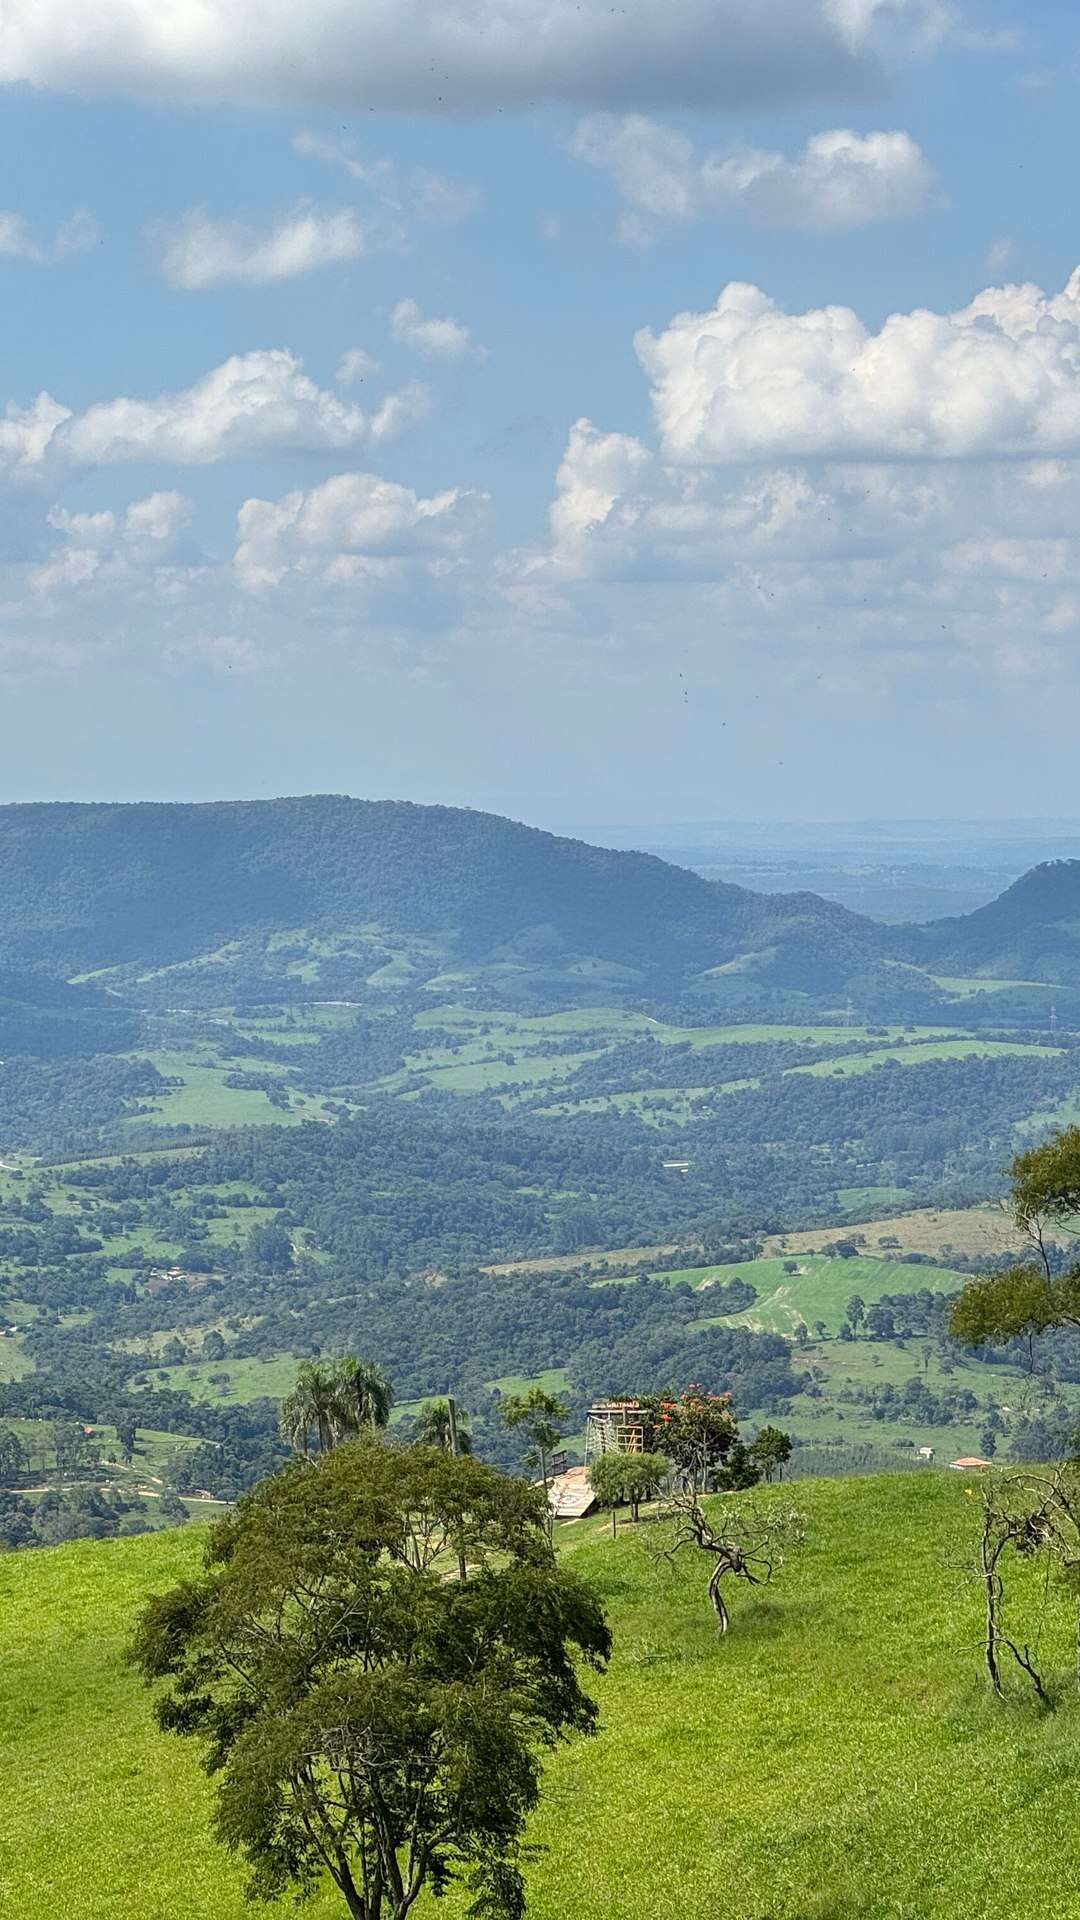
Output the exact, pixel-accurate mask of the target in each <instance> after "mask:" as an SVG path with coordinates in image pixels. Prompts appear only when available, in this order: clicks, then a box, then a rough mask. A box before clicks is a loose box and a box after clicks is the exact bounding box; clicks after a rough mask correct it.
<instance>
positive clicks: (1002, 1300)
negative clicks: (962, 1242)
mask: <svg viewBox="0 0 1080 1920" xmlns="http://www.w3.org/2000/svg"><path fill="white" fill-rule="evenodd" d="M1010 1175H1011V1183H1012V1184H1011V1189H1010V1196H1009V1198H1010V1207H1011V1211H1012V1215H1013V1219H1014V1220H1015V1221H1016V1224H1017V1226H1018V1227H1019V1229H1020V1231H1021V1233H1022V1234H1023V1235H1024V1237H1025V1239H1026V1240H1027V1242H1028V1246H1029V1248H1030V1257H1029V1258H1028V1259H1027V1260H1025V1261H1022V1262H1020V1263H1019V1264H1018V1265H1016V1266H1014V1267H1010V1268H1008V1270H1007V1271H1006V1272H1004V1273H993V1274H989V1275H986V1276H985V1277H983V1278H980V1279H978V1280H973V1281H971V1282H970V1283H969V1285H968V1286H966V1287H965V1288H964V1290H963V1292H962V1293H961V1294H960V1295H959V1297H958V1299H957V1300H956V1301H955V1303H954V1305H953V1309H952V1313H951V1315H950V1319H949V1329H950V1332H951V1333H952V1334H953V1336H954V1338H955V1339H957V1340H964V1341H967V1342H969V1343H971V1344H972V1345H982V1344H983V1343H985V1342H988V1341H995V1340H1013V1339H1025V1340H1027V1341H1029V1342H1030V1341H1031V1340H1032V1339H1034V1337H1035V1335H1036V1334H1040V1333H1045V1332H1046V1331H1047V1329H1048V1328H1050V1327H1060V1326H1066V1325H1073V1326H1077V1325H1080V1262H1073V1264H1072V1265H1070V1266H1069V1267H1068V1268H1067V1270H1066V1271H1065V1272H1064V1273H1062V1272H1060V1271H1058V1268H1059V1267H1060V1264H1061V1262H1060V1259H1059V1258H1058V1257H1057V1239H1058V1237H1059V1236H1061V1235H1063V1234H1067V1233H1068V1232H1069V1231H1071V1230H1074V1229H1075V1225H1076V1222H1077V1220H1078V1218H1080V1127H1067V1128H1066V1129H1065V1130H1064V1131H1063V1132H1061V1133H1056V1134H1054V1135H1053V1136H1052V1137H1051V1138H1050V1139H1049V1140H1045V1141H1044V1142H1043V1143H1042V1145H1041V1146H1038V1147H1032V1148H1030V1149H1029V1150H1028V1151H1027V1152H1026V1153H1019V1154H1017V1156H1016V1158H1015V1159H1014V1161H1013V1163H1012V1166H1011V1168H1010Z"/></svg>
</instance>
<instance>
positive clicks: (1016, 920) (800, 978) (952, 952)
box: [0, 796, 1080, 1019]
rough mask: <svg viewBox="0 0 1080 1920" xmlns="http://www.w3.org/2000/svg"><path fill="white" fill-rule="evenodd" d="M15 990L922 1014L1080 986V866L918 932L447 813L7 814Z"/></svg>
mask: <svg viewBox="0 0 1080 1920" xmlns="http://www.w3.org/2000/svg"><path fill="white" fill-rule="evenodd" d="M897 962H905V963H906V964H905V965H902V966H900V965H897V964H896V963H897ZM912 963H914V967H915V968H918V969H921V971H918V972H916V971H914V970H913V966H912ZM3 967H6V968H8V969H9V970H10V969H23V970H24V971H32V972H34V973H36V974H40V973H42V972H44V973H47V974H48V975H51V976H52V977H53V978H54V979H58V980H70V979H72V978H75V979H81V978H84V977H87V976H90V977H92V978H93V979H95V981H96V982H97V983H98V984H99V985H100V986H101V987H103V988H106V987H107V988H109V989H110V990H111V993H112V994H113V995H115V994H116V993H117V992H119V993H120V994H121V995H122V996H128V995H132V997H135V998H137V999H138V1000H139V1001H140V1002H141V1003H143V1004H159V1005H167V1004H194V1005H203V1006H206V1005H212V1004H214V1003H215V1001H221V1002H224V1001H227V1000H229V999H230V998H232V997H235V996H237V995H240V996H243V997H247V998H252V997H256V998H257V997H260V996H263V997H266V998H272V997H284V996H285V994H286V993H288V994H292V995H293V996H295V997H303V996H305V995H312V996H320V995H321V996H325V997H336V996H339V997H342V998H354V997H360V998H363V997H366V996H367V995H368V994H369V993H375V994H378V993H380V992H381V991H382V990H384V989H390V988H397V989H401V988H403V987H413V988H421V987H428V988H431V989H433V990H434V991H436V992H440V993H443V994H446V993H450V992H454V991H461V992H466V991H474V992H475V991H485V992H488V993H493V992H495V991H497V992H498V993H499V994H500V995H502V996H503V998H504V999H515V998H516V999H525V1000H528V999H530V998H532V999H536V998H538V997H539V998H543V997H544V996H548V997H551V996H553V995H554V996H561V997H562V999H563V1001H564V1002H565V1000H567V999H574V998H577V999H580V1000H582V1001H586V1002H587V1001H588V1000H589V999H596V998H605V999H611V998H612V997H615V998H619V997H624V998H640V997H642V996H643V995H647V996H653V997H655V998H658V999H664V1000H669V1001H670V1000H675V999H679V998H681V997H684V996H686V995H687V994H692V995H694V996H701V995H704V996H705V997H707V998H709V997H711V998H713V999H715V1000H716V1001H717V1003H719V1004H728V1005H733V1004H744V1005H746V1006H748V1007H749V1006H751V1005H753V1004H754V1003H755V996H756V999H757V1001H758V1002H759V1003H761V1004H765V1003H766V1002H769V1003H770V1004H772V1005H774V1006H780V1005H783V1004H791V1005H793V1006H797V1005H798V1002H799V1000H800V999H801V998H803V997H809V998H810V999H813V998H814V997H815V996H818V997H820V996H822V995H824V996H833V997H834V998H835V997H838V996H840V995H844V994H847V993H852V994H854V996H855V998H856V1000H857V1003H858V1004H859V1005H860V1007H862V1008H863V1009H864V1010H865V1009H872V1010H876V1011H878V1012H879V1013H880V1012H882V1011H884V1009H885V1007H886V1005H887V1004H892V1005H895V1006H896V1007H897V1008H899V1007H901V1006H902V1005H903V1004H904V1003H905V998H906V1001H907V1002H909V1003H910V1004H911V1005H912V1006H914V1005H915V1004H917V1003H920V1002H921V1004H923V1005H925V1004H926V1003H927V1000H928V998H932V997H933V996H935V995H938V993H939V989H938V988H937V987H936V986H935V985H934V984H933V982H932V980H931V979H930V978H929V977H928V976H929V975H930V974H932V973H933V972H935V971H936V972H940V973H945V974H964V975H978V974H984V973H985V974H996V975H998V976H999V977H1007V978H1012V979H1019V980H1048V981H1054V982H1062V983H1064V984H1078V985H1080V862H1077V861H1063V862H1056V863H1053V864H1051V865H1049V866H1044V867H1039V868H1036V869H1035V870H1034V871H1033V872H1032V873H1030V874H1028V875H1027V876H1026V877H1025V878H1024V879H1022V880H1020V881H1018V882H1017V883H1016V885H1014V886H1012V887H1010V888H1009V889H1008V891H1007V892H1006V893H1005V894H1003V895H1002V897H1001V898H1000V899H999V900H996V901H995V902H993V903H992V904H991V905H990V906H986V907H983V908H981V909H980V910H979V911H977V912H975V913H971V914H968V915H966V916H963V917H961V918H958V919H952V920H943V921H939V922H936V923H934V924H932V925H931V926H929V927H926V928H911V927H909V928H900V927H887V926H882V925H880V924H878V923H876V922H874V921H872V920H869V919H867V918H865V917H863V916H861V915H858V914H855V913H852V912H850V911H849V910H848V909H847V908H845V907H843V906H841V905H839V904H837V903H836V902H833V901H827V900H823V899H821V898H820V897H819V896H818V895H816V894H813V893H808V892H800V893H775V892H770V893H767V894H760V893H755V892H752V891H751V890H750V889H749V888H746V887H740V886H734V885H730V884H726V883H724V882H720V881H710V880H706V879H704V878H702V877H701V876H700V875H699V874H695V873H693V872H689V871H687V870H686V869H685V868H682V867H676V866H672V865H670V864H668V863H667V862H666V861H664V860H660V859H658V858H656V857H654V856H652V855H648V854H640V853H633V852H621V851H612V850H608V849H604V848H600V847H594V846H590V845H588V844H586V843H585V842H584V841H581V840H570V839H563V838H559V837H558V836H556V835H554V834H550V833H543V832H540V831H538V830H537V829H536V828H533V827H526V826H520V825H518V824H517V823H515V822H513V821H510V820H504V819H501V818H499V817H498V816H497V815H494V814H486V813H475V812H471V811H466V810H463V809H456V808H450V807H421V806H415V805H412V804H410V803H406V802H400V801H365V800H350V799H345V798H340V797H336V796H316V797H313V798H308V799H293V800H267V801H229V802H221V803H214V804H209V805H178V806H167V805H157V804H144V805H137V806H82V805H67V804H58V805H44V806H19V807H6V808H0V968H3ZM136 989H137V991H135V990H136ZM13 997H14V996H13ZM18 997H19V998H20V999H24V998H25V997H26V996H25V995H24V994H22V993H20V995H19V996H18ZM770 997H771V998H770ZM113 1004H114V1005H115V1000H114V1001H113ZM74 1011H75V1009H74V1008H70V1009H69V1010H68V1013H67V1016H66V1017H69V1018H70V1017H71V1014H72V1013H73V1012H74ZM79 1012H80V1014H81V1015H82V1016H83V1017H85V1018H89V1017H91V1011H90V1009H89V1007H87V1006H85V1005H84V1006H83V1007H82V1008H80V1009H79ZM61 1017H65V1016H61ZM92 1017H93V1018H95V1019H96V1018H97V1017H98V1016H97V1015H96V1014H94V1015H93V1016H92Z"/></svg>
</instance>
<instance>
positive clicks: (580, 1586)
mask: <svg viewBox="0 0 1080 1920" xmlns="http://www.w3.org/2000/svg"><path fill="white" fill-rule="evenodd" d="M451 1543H453V1546H454V1548H456V1547H457V1546H458V1545H459V1544H460V1546H461V1549H462V1551H463V1553H464V1557H465V1559H466V1561H467V1565H468V1577H467V1578H466V1579H464V1580H462V1579H456V1578H453V1577H448V1575H450V1576H452V1567H453V1550H452V1546H451ZM609 1649H610V1636H609V1633H608V1628H607V1625H606V1623H605V1620H604V1616H603V1612H602V1609H601V1606H600V1603H599V1601H598V1600H597V1598H596V1596H595V1595H594V1593H593V1592H592V1590H591V1589H590V1587H589V1586H588V1585H587V1583H586V1582H584V1581H583V1580H582V1579H581V1578H580V1577H579V1576H577V1575H576V1574H574V1573H573V1572H570V1571H567V1570H565V1569H563V1568H561V1567H558V1566H557V1565H556V1564H555V1560H554V1556H553V1554H552V1552H551V1549H550V1546H549V1543H548V1539H547V1532H546V1525H545V1513H544V1502H543V1499H542V1497H541V1496H540V1495H539V1494H538V1493H537V1491H536V1490H535V1489H533V1488H531V1487H529V1486H527V1485H525V1484H524V1482H522V1481H520V1480H513V1479H509V1478H506V1477H504V1476H503V1475H501V1474H499V1473H497V1472H496V1471H495V1470H494V1469H493V1468H491V1467H487V1466H484V1465H482V1464H480V1463H479V1462H477V1461H476V1460H473V1459H470V1458H468V1457H454V1456H452V1455H450V1454H447V1453H446V1452H445V1451H443V1450H441V1449H438V1448H425V1447H410V1448H402V1449H394V1448H389V1447H387V1446H385V1445H382V1444H380V1443H379V1442H378V1441H376V1440H375V1439H373V1438H371V1437H365V1438H362V1439H360V1440H359V1441H356V1442H353V1443H351V1444H346V1445H343V1446H340V1447H336V1448H331V1449H330V1450H329V1451H327V1452H325V1453H323V1454H322V1455H320V1456H319V1457H318V1458H317V1459H316V1460H315V1461H314V1462H313V1463H311V1464H307V1465H305V1464H303V1463H301V1462H299V1461H298V1462H295V1463H293V1464H291V1465H290V1466H288V1467H286V1468H285V1469H284V1470H283V1471H282V1472H281V1473H280V1474H278V1475H276V1476H275V1477H274V1478H273V1479H271V1480H268V1481H266V1482H264V1483H263V1485H262V1486H260V1487H259V1488H257V1489H256V1490H255V1491H254V1492H253V1493H251V1494H249V1495H247V1496H246V1497H245V1498H244V1499H243V1500H242V1501H241V1502H240V1504H239V1506H238V1508H237V1509H236V1511H235V1512H234V1513H232V1514H231V1515H229V1516H228V1517H227V1518H225V1519H224V1520H222V1521H220V1522H219V1523H218V1524H217V1525H216V1527H215V1528H214V1529H213V1531H212V1533H211V1536H210V1541H209V1545H208V1548H207V1553H206V1568H205V1572H204V1574H203V1576H202V1577H201V1578H200V1579H198V1580H189V1581H185V1582H184V1583H183V1584H182V1585H180V1586H178V1587H175V1588H174V1589H172V1591H171V1592H169V1593H165V1594H162V1595H160V1596H158V1597H157V1598H155V1599H153V1600H151V1601H150V1602H149V1603H148V1605H147V1606H146V1607H145V1608H144V1609H143V1612H142V1614H141V1616H140V1618H139V1621H138V1625H137V1629H136V1633H135V1638H134V1642H133V1647H132V1657H133V1659H134V1661H135V1663H136V1665H137V1666H138V1667H139V1669H140V1670H141V1671H142V1673H143V1675H144V1677H145V1678H146V1679H147V1681H148V1682H152V1683H155V1684H156V1683H164V1686H163V1690H162V1691H161V1693H160V1695H159V1698H158V1702H157V1718H158V1722H159V1725H160V1726H161V1727H162V1728H163V1729H164V1730H166V1731H169V1732H173V1733H177V1734H182V1735H188V1736H191V1737H193V1738H195V1739H196V1740H198V1741H199V1742H200V1744H201V1746H202V1748H203V1752H204V1765H205V1766H206V1768H207V1771H208V1772H210V1773H211V1774H213V1775H216V1776H217V1780H218V1786H217V1795H216V1807H215V1814H214V1825H215V1830H216V1833H217V1836H218V1838H219V1839H220V1840H221V1841H222V1842H223V1843H224V1845H225V1846H226V1847H227V1848H229V1849H230V1851H232V1852H235V1853H238V1854H240V1855H241V1856H242V1857H243V1858H244V1859H245V1860H246V1862H247V1865H248V1868H249V1891H250V1893H251V1894H252V1895H253V1896H254V1897H258V1898H263V1899H273V1898H276V1897H278V1896H279V1895H280V1894H282V1893H283V1892H285V1891H287V1890H288V1889H289V1888H290V1887H292V1888H294V1889H295V1890H297V1891H298V1892H299V1893H301V1894H302V1893H304V1892H307V1891H310V1890H311V1889H312V1888H313V1887H314V1886H315V1885H316V1884H317V1883H318V1882H319V1881H320V1880H321V1879H322V1878H323V1877H325V1876H329V1878H330V1880H331V1881H332V1882H333V1883H334V1885H335V1886H336V1887H337V1888H338V1890H339V1892H340V1894H341V1896H342V1900H343V1903H344V1907H345V1909H346V1911H347V1912H348V1914H349V1915H350V1920H405V1916H406V1915H407V1914H408V1913H409V1912H410V1911H411V1910H412V1908H413V1906H414V1904H415V1902H416V1900H417V1899H418V1897H419V1895H420V1892H421V1890H422V1889H423V1888H424V1887H427V1888H428V1889H429V1890H431V1891H433V1892H435V1893H439V1892H441V1891H443V1890H444V1889H445V1888H446V1887H447V1886H448V1885H449V1884H450V1882H451V1881H453V1880H455V1879H462V1880H464V1881H465V1882H466V1883H467V1884H468V1885H469V1886H470V1887H471V1889H472V1891H473V1892H474V1894H475V1896H476V1902H475V1905H474V1907H473V1909H472V1911H473V1912H475V1913H478V1914H484V1915H487V1916H489V1917H490V1920H519V1916H520V1915H521V1914H522V1913H523V1912H524V1894H523V1881H522V1874H521V1864H520V1862H521V1837H522V1832H523V1828H524V1824H525V1819H526V1816H527V1815H528V1813H529V1811H530V1810H531V1808H532V1807H533V1806H534V1805H535V1804H536V1801H537V1799H538V1796H539V1792H540V1756H541V1754H542V1751H543V1749H544V1748H545V1747H549V1746H551V1745H552V1744H554V1743H555V1742H557V1741H560V1740H562V1739H565V1738H567V1737H569V1736H571V1735H572V1734H575V1733H580V1734H589V1733H592V1732H593V1731H594V1730H595V1727H596V1720H597V1710H596V1706H595V1703H594V1701H593V1700H592V1699H591V1698H590V1697H589V1695H588V1694H587V1693H586V1692H585V1691H584V1689H583V1687H582V1684H581V1668H582V1665H583V1664H584V1665H585V1666H590V1667H593V1668H602V1667H603V1665H604V1664H605V1662H606V1660H607V1657H608V1653H609Z"/></svg>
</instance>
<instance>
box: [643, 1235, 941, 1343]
mask: <svg viewBox="0 0 1080 1920" xmlns="http://www.w3.org/2000/svg"><path fill="white" fill-rule="evenodd" d="M791 1262H794V1264H795V1268H796V1271H795V1272H794V1273H786V1272H785V1270H784V1269H785V1267H786V1266H787V1265H788V1264H789V1263H791ZM657 1278H658V1279H662V1280H666V1281H667V1282H668V1284H669V1285H670V1286H676V1285H677V1284H678V1283H679V1282H680V1281H687V1282H688V1283H689V1285H690V1286H692V1287H701V1288H702V1294H701V1303H702V1305H701V1311H702V1317H703V1319H705V1318H708V1319H709V1320H710V1321H711V1320H712V1318H713V1317H714V1316H711V1315H709V1285H710V1283H714V1282H715V1284H716V1285H718V1286H722V1285H723V1284H724V1283H725V1282H726V1281H728V1280H748V1281H749V1282H750V1284H751V1285H752V1286H755V1287H756V1288H757V1291H758V1297H757V1299H756V1300H755V1301H754V1304H753V1306H752V1307H748V1308H747V1310H746V1312H745V1313H735V1314H726V1315H724V1316H723V1324H724V1325H729V1324H730V1325H732V1326H744V1327H758V1328H762V1329H764V1330H766V1331H768V1332H772V1333H785V1334H788V1335H790V1334H791V1333H792V1332H793V1330H794V1329H795V1327H797V1326H798V1324H799V1322H800V1320H801V1321H802V1322H803V1324H804V1325H805V1326H807V1327H811V1328H812V1327H813V1325H814V1322H815V1320H822V1321H824V1323H825V1326H826V1329H827V1331H828V1332H829V1333H836V1332H837V1331H838V1330H839V1327H840V1322H841V1321H842V1320H843V1319H844V1318H845V1315H846V1308H847V1302H848V1301H849V1300H850V1299H851V1296H852V1294H855V1293H857V1294H859V1295H861V1297H862V1299H863V1301H864V1302H865V1304H866V1305H867V1306H868V1307H869V1306H871V1305H872V1304H873V1302H874V1301H875V1300H880V1299H881V1296H882V1294H884V1293H917V1292H918V1291H919V1289H920V1288H921V1287H929V1288H930V1290H931V1292H934V1293H955V1292H956V1290H957V1288H958V1287H961V1286H963V1284H964V1279H965V1276H964V1275H963V1274H960V1273H955V1272H953V1271H952V1270H951V1269H949V1268H948V1267H936V1266H921V1265H920V1266H911V1265H909V1264H906V1263H904V1262H902V1261H899V1260H882V1259H877V1258H875V1257H874V1256H873V1255H869V1254H867V1255H862V1254H859V1255H856V1256H854V1257H853V1258H852V1259H850V1260H839V1259H836V1258H832V1259H830V1258H829V1256H828V1255H827V1254H816V1255H815V1254H812V1253H802V1254H786V1255H784V1256H782V1257H780V1256H774V1257H772V1258H769V1259H765V1260H743V1261H740V1262H738V1263H737V1264H735V1265H732V1266H721V1267H682V1268H679V1269H678V1270H677V1271H676V1272H674V1273H662V1274H658V1275H657ZM703 1282H704V1283H705V1284H704V1286H703V1285H702V1283H703Z"/></svg>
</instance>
